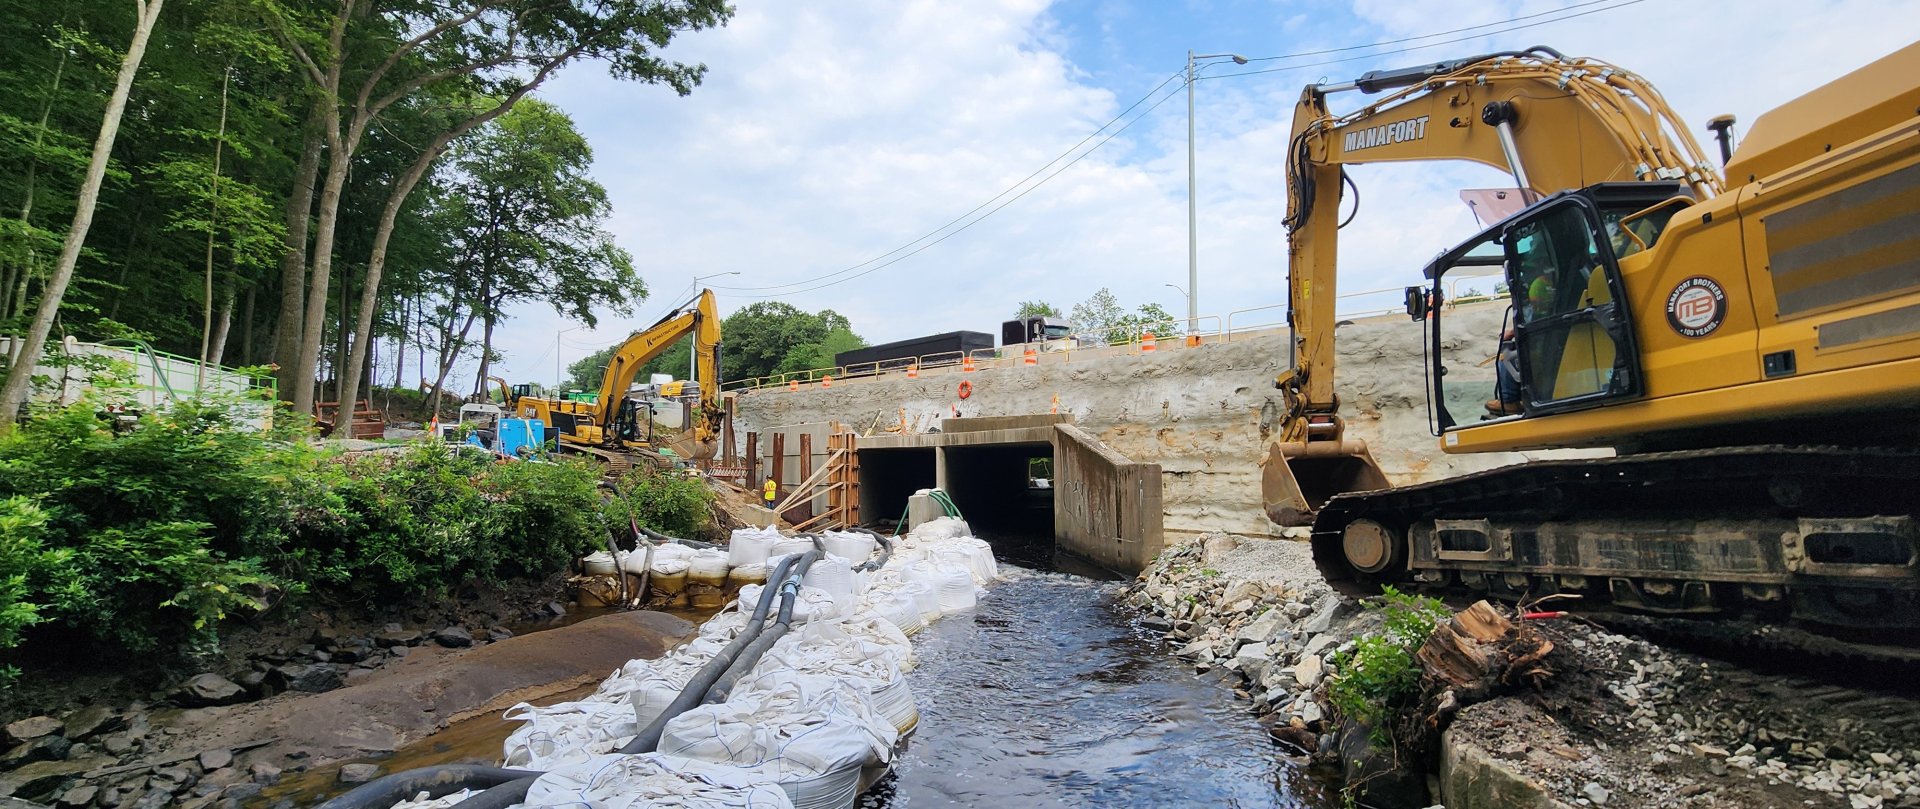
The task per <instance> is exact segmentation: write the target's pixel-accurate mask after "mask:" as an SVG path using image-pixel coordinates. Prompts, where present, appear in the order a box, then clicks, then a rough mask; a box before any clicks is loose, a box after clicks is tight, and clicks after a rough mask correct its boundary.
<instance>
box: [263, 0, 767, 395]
mask: <svg viewBox="0 0 1920 809" xmlns="http://www.w3.org/2000/svg"><path fill="white" fill-rule="evenodd" d="M363 3H364V5H363ZM262 7H263V11H264V12H265V16H266V18H267V21H268V23H269V24H270V25H271V26H272V28H273V29H274V31H275V32H276V33H277V34H278V35H279V36H280V37H281V39H282V41H283V42H284V43H285V45H286V47H287V49H288V50H289V51H290V52H291V53H292V54H293V56H294V58H295V60H296V62H297V63H298V64H299V65H300V66H301V68H302V74H303V75H304V76H305V77H306V78H307V80H308V82H309V83H310V85H311V87H312V88H313V90H314V91H315V92H316V93H317V94H318V96H319V97H320V99H321V102H320V103H319V104H318V105H317V107H316V111H317V112H319V114H320V115H319V117H320V121H319V122H318V123H319V130H320V132H321V134H322V137H323V138H324V141H325V145H326V150H327V161H326V172H325V174H324V178H323V179H322V180H321V182H320V187H319V210H318V212H317V216H316V218H315V222H314V225H313V234H312V235H313V246H312V258H311V260H310V262H309V266H310V268H311V274H310V279H309V283H308V285H307V290H306V292H305V300H304V307H303V313H302V317H301V319H300V322H299V323H298V325H297V328H298V329H299V334H300V340H299V342H298V350H297V351H296V352H295V353H294V355H293V356H291V357H283V358H282V362H283V363H286V364H289V365H291V371H290V373H289V374H288V376H289V384H292V385H293V386H294V390H293V392H292V393H293V403H294V407H295V409H296V410H303V411H307V410H311V408H312V404H313V379H314V375H315V370H316V368H317V367H318V363H319V354H320V341H321V339H322V336H323V334H322V332H323V328H324V326H325V320H326V314H327V309H328V305H327V304H328V301H329V298H328V291H329V284H330V283H331V280H332V269H333V258H334V247H335V239H336V233H337V230H338V227H339V220H340V205H341V197H342V193H343V191H344V189H345V187H346V184H347V178H348V174H349V168H350V167H351V165H352V160H353V157H354V156H355V154H356V153H357V151H358V149H359V148H360V146H361V144H362V142H363V141H364V139H365V138H366V136H367V134H368V132H369V131H370V130H371V129H372V128H373V126H374V125H375V123H376V122H377V121H378V120H379V119H380V118H381V117H382V116H383V115H384V114H385V113H387V112H388V111H389V110H390V109H392V108H394V106H395V105H397V104H400V102H402V101H410V100H411V101H417V100H419V99H421V98H423V97H427V96H432V95H435V94H440V95H446V94H449V93H450V92H451V91H452V90H453V89H455V88H459V89H463V90H464V91H466V92H467V93H469V94H471V95H472V96H474V97H477V98H485V99H491V100H492V101H493V103H492V104H491V105H490V106H489V105H486V104H482V105H479V106H478V107H476V108H473V109H472V110H470V114H468V115H466V116H465V117H459V116H456V117H455V118H453V119H451V120H450V122H449V125H448V126H447V128H446V129H445V130H444V131H442V132H441V133H440V134H439V135H438V136H436V137H434V138H433V139H432V140H431V142H429V143H428V144H427V145H426V146H425V147H424V148H423V149H422V150H421V152H420V154H419V157H418V159H417V161H416V163H415V165H414V166H412V167H410V168H409V169H408V171H407V172H405V173H404V174H403V175H402V176H401V179H400V181H399V182H398V183H396V184H395V185H394V187H393V189H392V193H391V195H390V197H389V200H388V205H387V206H386V210H387V214H388V215H383V216H382V219H381V221H380V224H379V225H378V226H377V228H378V231H377V234H376V237H375V240H374V245H373V248H372V249H373V252H372V254H371V256H370V260H369V262H368V271H367V278H366V281H365V287H364V288H363V289H368V290H372V291H373V292H374V293H375V294H377V293H378V290H379V286H380V272H381V270H382V263H383V262H384V256H383V255H382V252H383V250H384V247H385V239H384V238H383V236H384V232H385V231H387V230H390V227H391V225H390V222H391V221H392V219H393V215H397V212H398V209H399V206H400V205H401V204H403V203H404V201H405V198H406V196H407V195H408V194H410V193H411V191H412V187H413V185H414V184H415V183H417V182H418V181H419V179H420V178H421V177H423V176H424V175H425V173H426V170H427V168H428V167H430V166H431V164H432V162H433V161H434V160H436V159H437V158H438V157H439V155H440V153H441V152H443V151H444V150H445V149H446V148H447V146H448V144H449V143H450V142H451V141H452V139H454V138H457V137H458V136H459V135H461V134H462V133H464V132H466V131H469V130H471V129H473V128H475V127H477V126H480V125H482V124H485V123H486V122H487V121H490V120H493V119H494V118H497V117H499V116H500V115H502V114H504V113H505V112H506V111H507V110H509V109H511V108H512V107H513V106H514V105H515V104H516V103H518V102H519V101H520V99H522V98H523V97H525V96H526V95H527V94H528V93H530V92H532V91H533V90H534V89H535V88H537V87H539V86H540V85H541V84H543V83H544V82H545V81H546V80H547V78H548V77H549V76H551V75H552V74H553V72H554V71H556V70H558V69H560V68H561V67H564V66H565V65H567V64H570V63H572V62H574V61H576V60H580V59H598V60H604V61H606V62H608V63H609V65H610V67H611V73H612V74H613V75H614V76H615V77H616V78H622V79H629V80H635V81H641V82H644V83H649V84H656V83H658V84H667V85H669V86H671V87H672V88H673V89H674V90H675V91H676V92H678V93H680V94H681V95H686V94H687V93H690V92H692V89H693V86H694V85H695V84H697V83H698V82H699V80H700V77H701V76H702V75H703V74H704V72H705V67H704V66H701V65H686V64H682V63H679V62H674V61H669V60H666V59H663V58H661V57H660V56H659V55H657V53H656V51H657V50H658V49H660V48H664V47H666V45H667V44H668V43H669V42H671V41H672V39H673V37H674V36H675V35H677V34H678V33H681V32H683V31H690V30H701V29H705V28H709V27H713V26H717V25H720V24H722V23H724V22H725V21H726V19H727V18H728V17H729V16H730V15H731V14H732V11H731V10H730V9H729V8H727V6H726V5H725V3H724V2H723V0H672V1H670V2H663V1H662V0H572V1H571V2H540V1H539V0H518V1H516V0H456V1H455V2H448V3H444V4H440V3H415V2H411V0H337V4H335V5H334V7H333V9H332V10H331V12H329V11H327V10H325V9H324V8H313V7H305V8H293V7H290V6H287V5H282V4H278V3H263V4H262ZM394 32H398V35H397V36H396V35H392V34H393V33H394ZM299 294H300V290H298V289H295V288H292V287H291V286H290V287H288V288H286V289H283V290H282V295H283V296H289V297H291V296H294V295H299ZM363 297H365V296H364V295H363ZM287 308H291V307H287ZM369 308H370V307H368V306H367V305H366V304H365V303H363V304H362V307H361V309H362V312H361V316H360V317H359V324H362V325H357V326H356V328H355V332H356V333H357V337H358V345H356V346H355V347H354V348H352V349H351V350H350V352H349V353H350V355H359V354H361V353H364V351H365V347H364V344H365V343H366V341H367V339H368V338H369V337H370V330H371V326H370V319H371V317H372V315H371V312H370V311H367V310H368V309H369ZM342 325H343V327H344V325H345V324H344V322H343V324H342ZM281 327H282V328H283V329H287V328H295V327H296V326H295V324H291V323H283V324H282V325H281ZM349 363H350V364H351V363H352V360H351V359H349ZM353 376H357V374H354V375H353ZM354 381H357V380H354ZM354 381H349V380H345V379H343V391H350V390H351V387H350V386H351V385H352V384H353V383H354Z"/></svg>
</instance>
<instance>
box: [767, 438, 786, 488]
mask: <svg viewBox="0 0 1920 809" xmlns="http://www.w3.org/2000/svg"><path fill="white" fill-rule="evenodd" d="M771 452H772V453H773V454H772V455H771V456H770V459H771V460H772V462H773V465H772V467H770V468H769V469H768V475H767V478H768V479H769V480H772V481H773V496H774V499H776V500H777V499H779V497H780V478H781V474H780V467H781V465H782V462H784V461H785V460H786V459H787V434H786V433H774V434H773V447H772V450H771Z"/></svg>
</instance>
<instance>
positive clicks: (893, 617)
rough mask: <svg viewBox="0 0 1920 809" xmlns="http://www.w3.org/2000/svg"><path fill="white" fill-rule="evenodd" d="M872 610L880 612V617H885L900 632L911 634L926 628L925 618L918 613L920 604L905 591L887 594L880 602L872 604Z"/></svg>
mask: <svg viewBox="0 0 1920 809" xmlns="http://www.w3.org/2000/svg"><path fill="white" fill-rule="evenodd" d="M874 610H875V611H876V612H878V613H880V617H882V618H885V619H887V622H888V623H891V624H893V625H894V627H895V628H897V629H899V630H900V632H901V634H904V635H911V634H913V633H915V632H919V631H920V630H922V629H926V628H927V620H926V619H925V618H923V617H921V615H920V605H919V604H917V603H915V602H914V600H913V596H911V595H908V594H906V593H894V594H893V595H891V596H888V597H887V598H886V599H885V600H884V601H882V602H881V603H879V604H876V605H874Z"/></svg>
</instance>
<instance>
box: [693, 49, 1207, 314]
mask: <svg viewBox="0 0 1920 809" xmlns="http://www.w3.org/2000/svg"><path fill="white" fill-rule="evenodd" d="M1184 72H1185V71H1184V70H1181V71H1176V72H1174V73H1173V74H1172V75H1169V76H1167V77H1166V78H1165V79H1162V80H1161V81H1160V83H1159V84H1157V85H1154V87H1153V89H1151V90H1148V91H1147V92H1146V94H1144V95H1142V96H1140V98H1138V99H1136V100H1135V101H1134V102H1133V103H1132V104H1130V105H1128V106H1127V108H1126V109H1124V110H1121V111H1120V113H1119V114H1118V115H1115V116H1113V118H1111V119H1109V120H1108V121H1107V122H1106V123H1104V124H1101V125H1100V126H1099V127H1098V128H1096V129H1094V130H1093V131H1092V132H1089V133H1087V136H1086V137H1084V138H1081V139H1080V141H1079V142H1078V143H1075V144H1074V145H1072V146H1069V147H1067V150H1066V151H1064V152H1061V153H1060V154H1059V155H1057V156H1055V157H1054V158H1053V159H1052V160H1049V161H1047V162H1046V163H1044V164H1042V165H1041V166H1040V167H1039V168H1037V169H1034V170H1033V171H1032V172H1031V173H1029V174H1028V175H1027V176H1025V177H1022V178H1020V180H1019V181H1018V182H1015V183H1014V184H1013V185H1010V186H1007V188H1006V189H1005V190H1003V191H1001V192H1000V193H998V194H995V195H993V196H992V197H989V198H988V199H987V201H985V202H982V203H980V204H979V205H976V206H974V207H973V209H972V210H969V211H967V212H966V213H963V214H961V215H959V216H956V217H954V218H953V219H951V220H948V221H947V222H946V223H945V224H943V225H941V226H939V227H937V228H934V229H933V230H931V231H928V232H927V233H926V234H925V235H923V236H921V237H920V238H918V239H914V240H913V241H910V242H907V243H906V244H903V245H901V246H899V247H896V248H894V249H892V250H888V251H887V252H885V253H881V254H880V255H877V256H874V257H873V258H870V259H867V260H866V261H862V262H860V263H859V264H855V265H853V266H850V267H846V268H843V269H839V270H835V271H833V272H830V273H827V274H825V275H820V276H816V277H814V278H811V279H807V280H804V281H792V282H788V283H785V284H770V285H767V286H755V287H747V286H728V285H721V284H716V285H713V288H714V289H725V290H732V291H736V292H757V291H762V290H768V289H784V288H786V287H795V286H806V285H808V284H813V283H818V282H820V281H824V280H826V279H828V278H832V277H834V276H836V275H841V274H844V273H848V272H853V271H855V270H858V269H860V268H861V267H865V266H866V265H868V264H872V263H873V262H876V261H880V260H882V259H885V258H886V257H888V256H891V255H893V254H895V253H898V252H900V251H902V250H905V249H907V248H909V247H912V246H913V245H915V244H918V243H920V242H922V241H925V240H926V239H929V238H932V237H933V236H934V235H936V234H938V233H939V232H940V231H943V230H946V229H947V228H950V227H953V226H954V225H956V224H958V223H960V222H961V221H962V220H965V219H966V218H967V217H969V216H972V215H974V214H975V213H978V212H979V211H980V209H982V208H985V207H987V206H988V205H991V204H993V202H994V200H997V199H1000V198H1001V197H1004V196H1006V195H1008V194H1010V193H1013V191H1014V189H1017V188H1019V187H1020V186H1022V185H1025V184H1026V183H1027V181H1028V180H1031V179H1033V178H1034V177H1036V176H1039V174H1040V173H1041V172H1043V171H1046V170H1047V168H1048V167H1050V166H1052V165H1054V164H1055V163H1058V162H1060V161H1061V160H1064V159H1066V157H1067V156H1068V155H1070V154H1073V153H1074V152H1075V151H1076V150H1078V149H1079V148H1080V147H1082V146H1085V145H1086V144H1087V141H1090V140H1093V139H1094V138H1095V137H1097V136H1098V135H1099V134H1100V133H1101V132H1104V131H1106V129H1107V127H1110V126H1113V125H1114V124H1115V123H1118V122H1119V121H1120V120H1121V119H1123V118H1125V117H1127V114H1128V113H1131V112H1133V111H1134V110H1135V109H1137V108H1139V106H1140V105H1141V104H1143V103H1145V102H1146V100H1147V99H1149V98H1152V97H1153V95H1154V94H1155V93H1158V92H1160V91H1161V90H1162V89H1164V88H1165V87H1166V86H1167V85H1168V84H1169V83H1171V82H1172V81H1173V80H1174V79H1177V78H1179V77H1180V74H1181V73H1184ZM1156 106H1158V104H1156ZM1106 140H1112V137H1111V136H1109V137H1108V138H1107V139H1106ZM1106 140H1102V141H1101V143H1105V142H1106ZM1093 148H1095V149H1098V148H1100V147H1099V146H1097V145H1096V146H1094V147H1093ZM1088 151H1092V150H1088ZM1077 159H1078V158H1076V160H1077ZM1056 173H1057V172H1056ZM1042 182H1045V181H1044V180H1043V181H1042ZM734 297H740V296H734ZM754 297H770V296H754Z"/></svg>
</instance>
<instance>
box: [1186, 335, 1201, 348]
mask: <svg viewBox="0 0 1920 809" xmlns="http://www.w3.org/2000/svg"><path fill="white" fill-rule="evenodd" d="M1199 346H1200V333H1199V332H1194V333H1192V334H1189V335H1187V347H1188V348H1198V347H1199Z"/></svg>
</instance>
